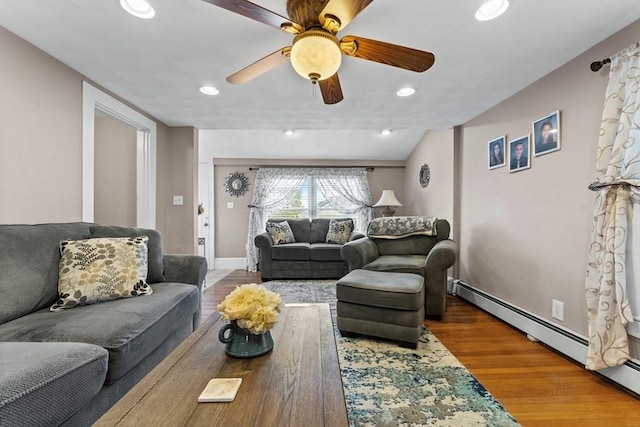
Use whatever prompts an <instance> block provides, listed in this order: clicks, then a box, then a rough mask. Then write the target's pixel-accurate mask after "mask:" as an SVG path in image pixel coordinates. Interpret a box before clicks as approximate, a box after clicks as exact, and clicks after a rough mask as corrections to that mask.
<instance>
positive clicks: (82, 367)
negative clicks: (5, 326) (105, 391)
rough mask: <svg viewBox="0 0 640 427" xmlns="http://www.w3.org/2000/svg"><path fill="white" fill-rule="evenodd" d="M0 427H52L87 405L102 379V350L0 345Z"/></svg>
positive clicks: (104, 353)
mask: <svg viewBox="0 0 640 427" xmlns="http://www.w3.org/2000/svg"><path fill="white" fill-rule="evenodd" d="M0 354H1V355H2V357H0V425H3V426H4V425H7V426H9V425H11V426H57V425H60V424H62V423H63V422H65V421H66V420H68V419H69V418H70V417H71V416H72V415H73V414H75V413H76V412H77V411H79V410H80V409H81V408H82V407H83V406H84V405H86V404H87V403H89V402H90V401H91V400H92V399H93V397H94V396H95V395H96V394H97V393H98V392H99V391H100V389H101V388H102V385H103V383H104V379H105V376H106V374H107V359H108V353H107V351H106V350H105V349H103V348H101V347H98V346H96V345H91V344H81V343H31V342H22V343H21V342H0Z"/></svg>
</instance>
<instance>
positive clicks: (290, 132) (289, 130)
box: [284, 129, 295, 136]
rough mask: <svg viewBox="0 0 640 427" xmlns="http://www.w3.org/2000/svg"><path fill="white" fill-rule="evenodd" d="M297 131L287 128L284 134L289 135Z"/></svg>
mask: <svg viewBox="0 0 640 427" xmlns="http://www.w3.org/2000/svg"><path fill="white" fill-rule="evenodd" d="M294 133H295V131H294V130H293V129H287V130H285V131H284V134H285V135H287V136H291V135H293V134H294Z"/></svg>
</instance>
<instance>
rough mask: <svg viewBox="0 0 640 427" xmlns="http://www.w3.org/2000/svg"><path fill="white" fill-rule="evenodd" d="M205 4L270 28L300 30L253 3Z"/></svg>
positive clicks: (219, 1)
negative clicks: (294, 28)
mask: <svg viewBox="0 0 640 427" xmlns="http://www.w3.org/2000/svg"><path fill="white" fill-rule="evenodd" d="M203 1H205V2H207V3H211V4H212V5H214V6H218V7H221V8H223V9H227V10H228V11H231V12H235V13H237V14H239V15H242V16H246V17H247V18H251V19H253V20H255V21H258V22H262V23H263V24H266V25H268V26H270V27H274V28H277V29H281V27H282V25H283V24H284V25H286V26H287V27H297V28H298V29H300V28H301V27H300V25H299V24H297V23H295V22H293V21H292V20H290V19H289V18H286V17H284V16H282V15H278V14H277V13H275V12H272V11H270V10H269V9H265V8H264V7H262V6H258V5H257V4H255V3H251V2H250V1H247V0H203Z"/></svg>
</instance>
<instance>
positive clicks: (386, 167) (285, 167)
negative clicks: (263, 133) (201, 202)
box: [249, 165, 405, 171]
mask: <svg viewBox="0 0 640 427" xmlns="http://www.w3.org/2000/svg"><path fill="white" fill-rule="evenodd" d="M261 167H262V168H265V169H269V168H277V169H291V168H301V169H305V168H312V169H318V168H331V169H351V168H362V167H363V168H365V169H366V170H368V171H373V170H375V169H390V168H402V169H404V168H405V166H401V165H398V166H251V167H250V168H249V170H250V171H257V170H260V168H261Z"/></svg>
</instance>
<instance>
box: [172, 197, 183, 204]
mask: <svg viewBox="0 0 640 427" xmlns="http://www.w3.org/2000/svg"><path fill="white" fill-rule="evenodd" d="M183 204H184V200H183V198H182V196H173V206H182V205H183Z"/></svg>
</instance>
